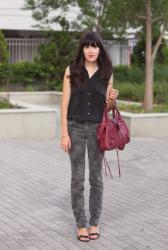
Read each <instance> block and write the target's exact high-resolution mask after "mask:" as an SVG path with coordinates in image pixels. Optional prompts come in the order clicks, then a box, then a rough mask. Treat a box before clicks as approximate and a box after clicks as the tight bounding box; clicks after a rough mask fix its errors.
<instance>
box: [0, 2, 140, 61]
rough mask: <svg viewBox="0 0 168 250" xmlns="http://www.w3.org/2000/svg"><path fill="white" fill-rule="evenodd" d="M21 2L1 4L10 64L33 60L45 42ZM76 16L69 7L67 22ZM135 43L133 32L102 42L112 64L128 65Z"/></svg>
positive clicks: (0, 21)
mask: <svg viewBox="0 0 168 250" xmlns="http://www.w3.org/2000/svg"><path fill="white" fill-rule="evenodd" d="M24 3H25V1H24V0H6V1H3V0H1V1H0V30H2V31H3V32H4V34H5V37H6V39H7V42H8V48H9V52H10V59H9V61H10V63H15V62H17V61H22V60H24V61H25V60H27V61H32V60H33V58H34V56H35V55H37V53H38V52H37V47H38V45H39V44H41V43H44V42H46V38H44V34H43V31H42V30H40V29H39V28H37V27H36V26H35V25H36V24H37V22H36V21H35V20H34V19H33V18H32V16H31V11H28V10H26V11H25V10H22V8H23V6H24ZM77 14H78V11H77V9H75V8H72V10H71V11H70V12H68V19H69V20H72V19H73V18H74V17H75V16H77ZM52 28H53V29H54V30H57V31H59V30H61V27H60V26H59V25H53V26H52ZM135 42H136V40H135V32H134V31H133V30H129V31H128V40H126V41H121V42H116V41H105V45H106V47H107V49H108V51H109V53H110V56H111V58H112V61H113V65H118V64H126V65H127V64H129V63H130V53H131V48H132V44H134V43H135Z"/></svg>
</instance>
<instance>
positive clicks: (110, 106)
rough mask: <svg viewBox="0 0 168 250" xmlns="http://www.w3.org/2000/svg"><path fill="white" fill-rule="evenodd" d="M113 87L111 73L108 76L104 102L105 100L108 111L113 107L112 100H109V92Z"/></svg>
mask: <svg viewBox="0 0 168 250" xmlns="http://www.w3.org/2000/svg"><path fill="white" fill-rule="evenodd" d="M112 88H113V74H112V75H111V77H110V80H109V84H108V87H107V92H106V93H107V94H106V102H107V110H108V111H110V110H111V109H112V107H113V102H110V100H109V92H110V90H111V89H112Z"/></svg>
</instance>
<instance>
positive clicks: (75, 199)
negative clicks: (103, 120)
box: [68, 120, 104, 228]
mask: <svg viewBox="0 0 168 250" xmlns="http://www.w3.org/2000/svg"><path fill="white" fill-rule="evenodd" d="M97 126H98V123H94V122H87V121H85V122H77V121H74V120H69V121H68V131H69V136H70V138H71V148H70V150H69V157H70V162H71V205H72V210H73V213H74V216H75V219H76V225H77V227H78V228H80V227H86V226H87V225H86V224H87V220H86V216H85V210H84V204H85V200H84V181H85V151H86V146H87V151H88V160H89V183H90V194H89V211H90V220H89V224H90V225H91V226H97V225H98V221H99V218H100V214H101V211H102V200H103V177H102V161H103V156H104V153H103V152H101V151H100V149H99V146H98V143H97V139H96V127H97Z"/></svg>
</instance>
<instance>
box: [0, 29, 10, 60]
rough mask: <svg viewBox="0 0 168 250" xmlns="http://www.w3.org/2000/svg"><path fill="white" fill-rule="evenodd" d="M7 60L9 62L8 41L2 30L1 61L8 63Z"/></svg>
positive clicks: (0, 32)
mask: <svg viewBox="0 0 168 250" xmlns="http://www.w3.org/2000/svg"><path fill="white" fill-rule="evenodd" d="M7 62H8V48H7V42H6V40H5V37H4V35H3V33H2V31H0V63H7Z"/></svg>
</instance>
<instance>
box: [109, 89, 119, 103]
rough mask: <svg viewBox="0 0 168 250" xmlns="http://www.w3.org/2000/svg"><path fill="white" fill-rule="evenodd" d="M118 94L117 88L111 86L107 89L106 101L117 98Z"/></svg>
mask: <svg viewBox="0 0 168 250" xmlns="http://www.w3.org/2000/svg"><path fill="white" fill-rule="evenodd" d="M118 94H119V91H118V90H117V89H113V88H112V87H111V88H110V89H109V93H108V96H107V101H108V102H112V101H113V100H115V99H116V98H117V96H118Z"/></svg>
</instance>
